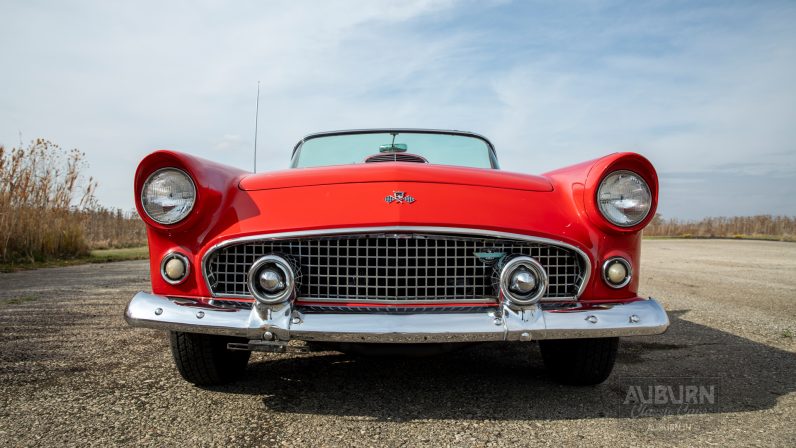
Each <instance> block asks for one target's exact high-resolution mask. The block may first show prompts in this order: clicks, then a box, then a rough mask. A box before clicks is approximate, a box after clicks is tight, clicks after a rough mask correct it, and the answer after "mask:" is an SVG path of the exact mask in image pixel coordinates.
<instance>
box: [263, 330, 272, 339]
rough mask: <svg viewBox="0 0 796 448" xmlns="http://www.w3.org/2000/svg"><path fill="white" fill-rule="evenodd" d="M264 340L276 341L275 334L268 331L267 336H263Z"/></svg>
mask: <svg viewBox="0 0 796 448" xmlns="http://www.w3.org/2000/svg"><path fill="white" fill-rule="evenodd" d="M263 339H265V340H266V341H272V340H274V334H273V333H271V332H270V331H266V332H265V334H264V335H263Z"/></svg>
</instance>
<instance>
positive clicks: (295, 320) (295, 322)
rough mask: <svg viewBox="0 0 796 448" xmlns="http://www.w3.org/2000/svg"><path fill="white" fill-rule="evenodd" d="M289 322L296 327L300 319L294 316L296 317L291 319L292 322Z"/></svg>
mask: <svg viewBox="0 0 796 448" xmlns="http://www.w3.org/2000/svg"><path fill="white" fill-rule="evenodd" d="M291 322H293V323H294V324H296V325H298V324H300V323H301V318H300V317H298V316H296V317H294V318H293V320H292V321H291Z"/></svg>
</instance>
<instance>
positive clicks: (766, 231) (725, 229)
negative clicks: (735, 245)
mask: <svg viewBox="0 0 796 448" xmlns="http://www.w3.org/2000/svg"><path fill="white" fill-rule="evenodd" d="M644 236H665V237H676V238H756V239H767V240H779V241H796V218H794V217H789V216H772V215H757V216H733V217H717V218H704V219H700V220H682V219H676V218H670V219H664V218H663V217H661V216H660V215H656V216H655V218H654V219H653V220H652V222H651V223H650V225H649V226H648V227H647V228H646V229H644Z"/></svg>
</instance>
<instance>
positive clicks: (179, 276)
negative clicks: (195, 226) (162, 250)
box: [160, 252, 190, 285]
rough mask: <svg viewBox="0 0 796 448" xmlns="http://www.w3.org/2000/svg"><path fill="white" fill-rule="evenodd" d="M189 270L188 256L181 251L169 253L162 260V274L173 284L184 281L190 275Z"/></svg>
mask: <svg viewBox="0 0 796 448" xmlns="http://www.w3.org/2000/svg"><path fill="white" fill-rule="evenodd" d="M189 271H190V264H189V263H188V257H186V256H185V255H183V254H181V253H177V252H172V253H170V254H167V255H166V256H165V257H163V260H162V261H161V262H160V275H161V276H162V277H163V280H165V281H166V283H169V284H172V285H176V284H178V283H182V282H183V281H184V280H185V279H186V278H187V277H188V272H189Z"/></svg>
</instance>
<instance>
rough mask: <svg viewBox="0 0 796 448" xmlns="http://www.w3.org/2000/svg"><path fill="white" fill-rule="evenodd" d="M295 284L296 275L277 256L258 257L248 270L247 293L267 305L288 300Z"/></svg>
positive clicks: (285, 262) (283, 260) (287, 263)
mask: <svg viewBox="0 0 796 448" xmlns="http://www.w3.org/2000/svg"><path fill="white" fill-rule="evenodd" d="M295 282H296V273H295V272H294V271H293V267H292V265H291V264H290V263H289V262H288V261H287V260H285V259H284V258H282V257H280V256H279V255H266V256H264V257H260V258H258V259H257V261H255V262H254V264H252V266H251V268H249V279H248V286H249V292H250V293H251V294H252V295H253V296H254V298H255V299H257V300H258V301H259V302H261V303H264V304H267V305H273V304H277V303H282V302H284V301H286V300H289V299H290V297H291V295H292V294H293V290H294V285H295Z"/></svg>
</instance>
